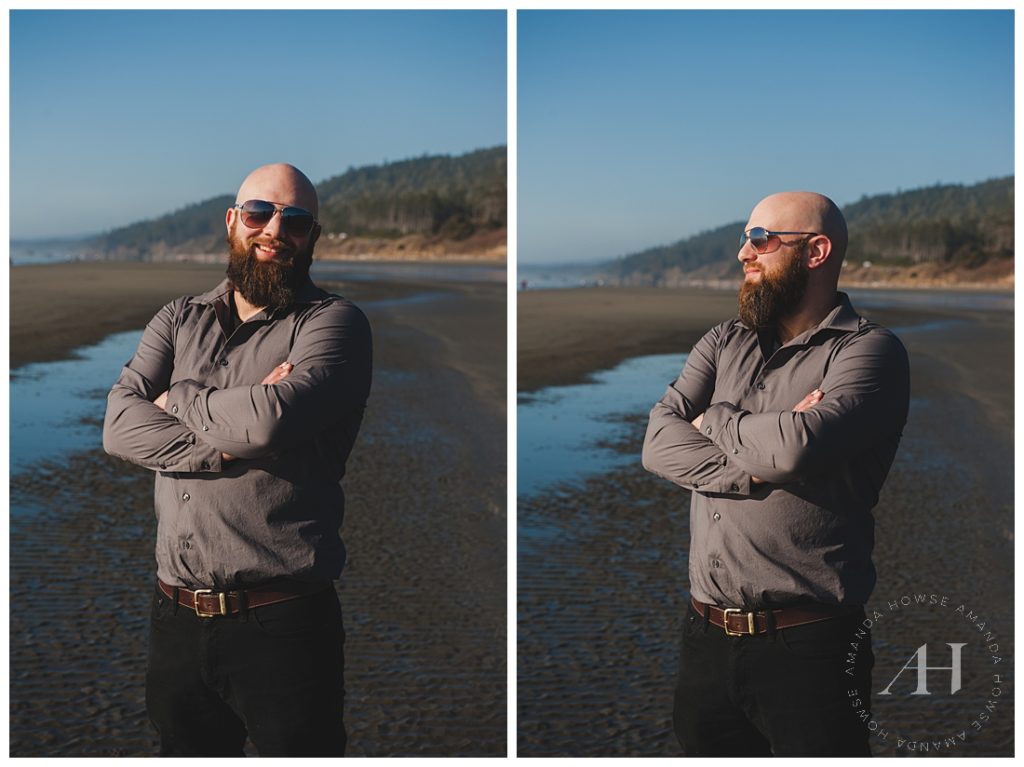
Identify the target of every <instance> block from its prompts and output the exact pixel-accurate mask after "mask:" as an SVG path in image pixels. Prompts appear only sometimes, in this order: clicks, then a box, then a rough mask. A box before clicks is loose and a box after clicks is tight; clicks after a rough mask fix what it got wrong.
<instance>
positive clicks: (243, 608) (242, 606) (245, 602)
mask: <svg viewBox="0 0 1024 767" xmlns="http://www.w3.org/2000/svg"><path fill="white" fill-rule="evenodd" d="M236 593H237V594H238V620H240V621H241V622H242V623H246V622H248V620H249V596H248V594H246V592H245V589H239V590H238V591H237V592H236Z"/></svg>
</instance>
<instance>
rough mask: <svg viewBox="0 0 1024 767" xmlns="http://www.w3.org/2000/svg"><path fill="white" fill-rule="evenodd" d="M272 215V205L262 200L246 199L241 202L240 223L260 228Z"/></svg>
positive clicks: (251, 227)
mask: <svg viewBox="0 0 1024 767" xmlns="http://www.w3.org/2000/svg"><path fill="white" fill-rule="evenodd" d="M273 217H274V206H273V205H271V204H270V203H269V202H264V201H263V200H247V201H246V202H244V203H243V204H242V223H243V224H245V225H246V226H247V227H249V228H250V229H262V228H263V227H264V226H266V225H267V224H268V223H269V222H270V219H271V218H273Z"/></svg>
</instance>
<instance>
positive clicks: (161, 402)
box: [153, 392, 167, 410]
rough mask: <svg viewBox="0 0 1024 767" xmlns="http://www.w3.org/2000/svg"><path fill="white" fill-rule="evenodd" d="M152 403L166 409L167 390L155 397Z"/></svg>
mask: <svg viewBox="0 0 1024 767" xmlns="http://www.w3.org/2000/svg"><path fill="white" fill-rule="evenodd" d="M153 404H154V405H156V406H157V407H158V408H160V409H161V410H166V409H167V392H164V393H163V394H161V395H160V396H159V397H157V398H156V399H155V400H153Z"/></svg>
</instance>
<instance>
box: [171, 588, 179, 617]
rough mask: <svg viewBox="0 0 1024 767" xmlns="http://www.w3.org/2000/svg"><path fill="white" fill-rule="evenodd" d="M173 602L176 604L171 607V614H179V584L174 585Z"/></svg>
mask: <svg viewBox="0 0 1024 767" xmlns="http://www.w3.org/2000/svg"><path fill="white" fill-rule="evenodd" d="M171 604H173V605H174V607H172V608H171V615H177V614H178V587H177V586H175V587H174V591H173V592H172V593H171Z"/></svg>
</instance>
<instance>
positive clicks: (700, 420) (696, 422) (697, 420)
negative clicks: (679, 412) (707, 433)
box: [690, 413, 704, 431]
mask: <svg viewBox="0 0 1024 767" xmlns="http://www.w3.org/2000/svg"><path fill="white" fill-rule="evenodd" d="M690 423H692V424H693V428H695V429H696V430H697V431H700V425H701V424H702V423H704V414H703V413H701V414H700V415H699V416H697V417H696V418H694V419H693V420H692V421H690Z"/></svg>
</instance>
